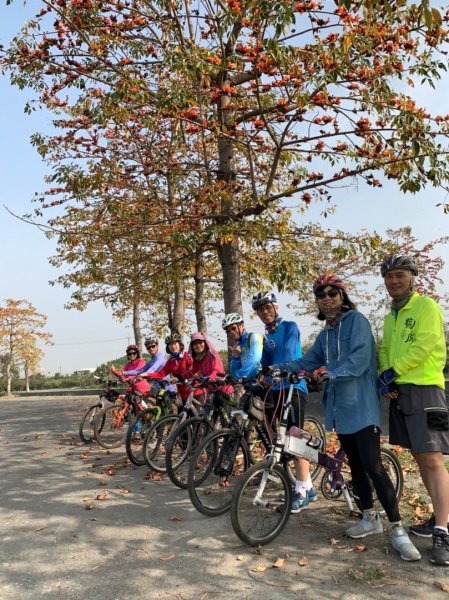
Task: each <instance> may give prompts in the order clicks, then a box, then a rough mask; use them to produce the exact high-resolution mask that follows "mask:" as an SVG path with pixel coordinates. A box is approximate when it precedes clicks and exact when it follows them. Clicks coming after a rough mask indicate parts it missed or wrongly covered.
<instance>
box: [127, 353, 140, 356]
mask: <svg viewBox="0 0 449 600" xmlns="http://www.w3.org/2000/svg"><path fill="white" fill-rule="evenodd" d="M126 356H137V352H128V354H127V355H126Z"/></svg>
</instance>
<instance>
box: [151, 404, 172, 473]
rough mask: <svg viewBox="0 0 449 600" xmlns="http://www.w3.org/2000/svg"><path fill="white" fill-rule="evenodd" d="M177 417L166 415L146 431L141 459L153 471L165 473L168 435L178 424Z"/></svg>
mask: <svg viewBox="0 0 449 600" xmlns="http://www.w3.org/2000/svg"><path fill="white" fill-rule="evenodd" d="M180 419H181V418H180V417H179V416H178V415H167V416H166V417H162V419H159V420H158V421H155V422H154V423H153V425H152V426H151V427H150V428H149V429H148V431H147V432H146V434H145V437H144V440H143V457H144V460H145V462H146V463H147V465H148V466H149V467H150V469H153V471H157V472H158V473H165V471H166V468H165V454H166V449H167V442H168V438H169V436H170V434H171V433H172V432H173V430H174V429H175V427H177V426H178V425H179V423H180Z"/></svg>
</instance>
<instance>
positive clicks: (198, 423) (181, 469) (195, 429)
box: [165, 416, 213, 490]
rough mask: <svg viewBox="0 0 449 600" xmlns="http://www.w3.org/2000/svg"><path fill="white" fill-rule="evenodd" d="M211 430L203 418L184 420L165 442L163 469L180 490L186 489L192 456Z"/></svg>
mask: <svg viewBox="0 0 449 600" xmlns="http://www.w3.org/2000/svg"><path fill="white" fill-rule="evenodd" d="M212 430H213V428H212V425H211V424H210V423H209V422H208V421H207V420H206V418H205V417H204V416H198V417H191V418H190V419H186V420H185V421H184V423H182V424H181V425H180V426H179V427H177V428H176V429H175V430H174V431H173V434H172V435H170V437H169V439H168V441H167V450H166V454H165V468H166V471H167V475H168V476H169V478H170V481H171V482H172V483H173V484H174V485H176V486H177V487H179V488H180V489H182V490H186V489H187V482H188V473H189V467H190V462H191V460H192V456H193V454H194V452H195V450H196V448H197V446H198V444H199V443H201V441H202V440H203V439H204V438H205V437H206V436H207V435H208V434H209V433H210V432H211V431H212Z"/></svg>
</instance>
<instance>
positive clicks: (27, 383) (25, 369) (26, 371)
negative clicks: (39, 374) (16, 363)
mask: <svg viewBox="0 0 449 600" xmlns="http://www.w3.org/2000/svg"><path fill="white" fill-rule="evenodd" d="M23 370H24V371H25V390H26V391H27V392H29V391H30V371H29V369H28V362H25V366H24V368H23Z"/></svg>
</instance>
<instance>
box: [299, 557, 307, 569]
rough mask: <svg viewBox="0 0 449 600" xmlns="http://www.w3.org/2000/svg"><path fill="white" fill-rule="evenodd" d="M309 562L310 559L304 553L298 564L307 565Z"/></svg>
mask: <svg viewBox="0 0 449 600" xmlns="http://www.w3.org/2000/svg"><path fill="white" fill-rule="evenodd" d="M308 564H309V559H308V558H307V556H305V554H303V555H302V558H300V559H299V560H298V565H299V566H300V567H305V566H306V565H308Z"/></svg>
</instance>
